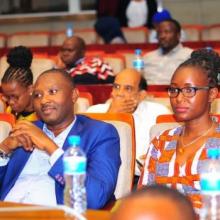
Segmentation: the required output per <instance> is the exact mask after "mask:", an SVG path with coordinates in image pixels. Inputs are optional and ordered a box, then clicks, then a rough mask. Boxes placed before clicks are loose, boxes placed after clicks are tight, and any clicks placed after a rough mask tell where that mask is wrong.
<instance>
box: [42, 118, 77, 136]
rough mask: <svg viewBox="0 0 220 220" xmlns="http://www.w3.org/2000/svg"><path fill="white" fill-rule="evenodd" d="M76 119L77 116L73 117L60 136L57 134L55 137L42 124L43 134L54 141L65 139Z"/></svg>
mask: <svg viewBox="0 0 220 220" xmlns="http://www.w3.org/2000/svg"><path fill="white" fill-rule="evenodd" d="M76 119H77V116H76V115H75V117H74V120H73V121H72V122H71V124H69V125H68V127H66V128H65V129H64V130H63V131H62V132H61V133H60V134H58V135H57V136H56V137H55V135H54V133H53V132H52V131H51V130H49V129H48V128H47V125H46V124H45V123H44V125H43V132H44V133H45V134H46V135H47V136H48V137H50V138H51V139H52V140H53V139H55V138H61V139H64V140H65V139H66V137H67V135H68V133H69V132H70V130H71V128H72V127H73V125H74V124H75V122H76Z"/></svg>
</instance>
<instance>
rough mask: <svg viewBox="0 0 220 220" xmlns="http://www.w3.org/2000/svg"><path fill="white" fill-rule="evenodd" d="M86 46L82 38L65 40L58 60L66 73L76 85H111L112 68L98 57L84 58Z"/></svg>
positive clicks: (112, 79)
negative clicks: (63, 65)
mask: <svg viewBox="0 0 220 220" xmlns="http://www.w3.org/2000/svg"><path fill="white" fill-rule="evenodd" d="M85 52H86V45H85V42H84V40H83V39H82V38H80V37H77V36H73V37H70V38H67V39H66V40H65V41H64V43H63V45H62V48H61V52H60V58H61V60H62V62H63V63H64V64H65V66H66V71H67V72H68V73H69V74H70V76H71V77H73V79H74V82H75V83H76V84H97V83H112V82H113V81H114V74H113V70H112V68H111V67H110V66H109V65H108V64H106V63H104V62H103V61H102V60H101V59H100V58H98V57H85Z"/></svg>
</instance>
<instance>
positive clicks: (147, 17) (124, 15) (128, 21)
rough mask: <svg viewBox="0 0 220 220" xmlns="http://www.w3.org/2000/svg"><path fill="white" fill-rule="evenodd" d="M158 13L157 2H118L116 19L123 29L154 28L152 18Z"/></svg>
mask: <svg viewBox="0 0 220 220" xmlns="http://www.w3.org/2000/svg"><path fill="white" fill-rule="evenodd" d="M156 11H157V1H156V0H150V1H149V0H118V10H117V15H116V17H117V18H118V19H119V21H120V24H121V26H122V27H125V26H128V27H138V26H139V27H140V26H147V27H148V28H152V17H153V15H154V14H155V13H156ZM135 16H136V17H135Z"/></svg>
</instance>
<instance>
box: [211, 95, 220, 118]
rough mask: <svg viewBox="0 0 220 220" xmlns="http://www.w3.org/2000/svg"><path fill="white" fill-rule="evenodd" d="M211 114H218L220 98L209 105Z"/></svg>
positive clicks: (219, 112) (219, 111)
mask: <svg viewBox="0 0 220 220" xmlns="http://www.w3.org/2000/svg"><path fill="white" fill-rule="evenodd" d="M211 113H212V114H220V97H219V98H216V99H215V100H214V101H213V102H212V104H211Z"/></svg>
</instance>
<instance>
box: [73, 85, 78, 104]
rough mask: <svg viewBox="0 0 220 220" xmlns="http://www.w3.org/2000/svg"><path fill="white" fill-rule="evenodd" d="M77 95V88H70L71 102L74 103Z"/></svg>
mask: <svg viewBox="0 0 220 220" xmlns="http://www.w3.org/2000/svg"><path fill="white" fill-rule="evenodd" d="M78 97H79V90H78V89H77V88H74V89H73V90H72V102H73V103H75V102H76V101H77V99H78Z"/></svg>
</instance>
